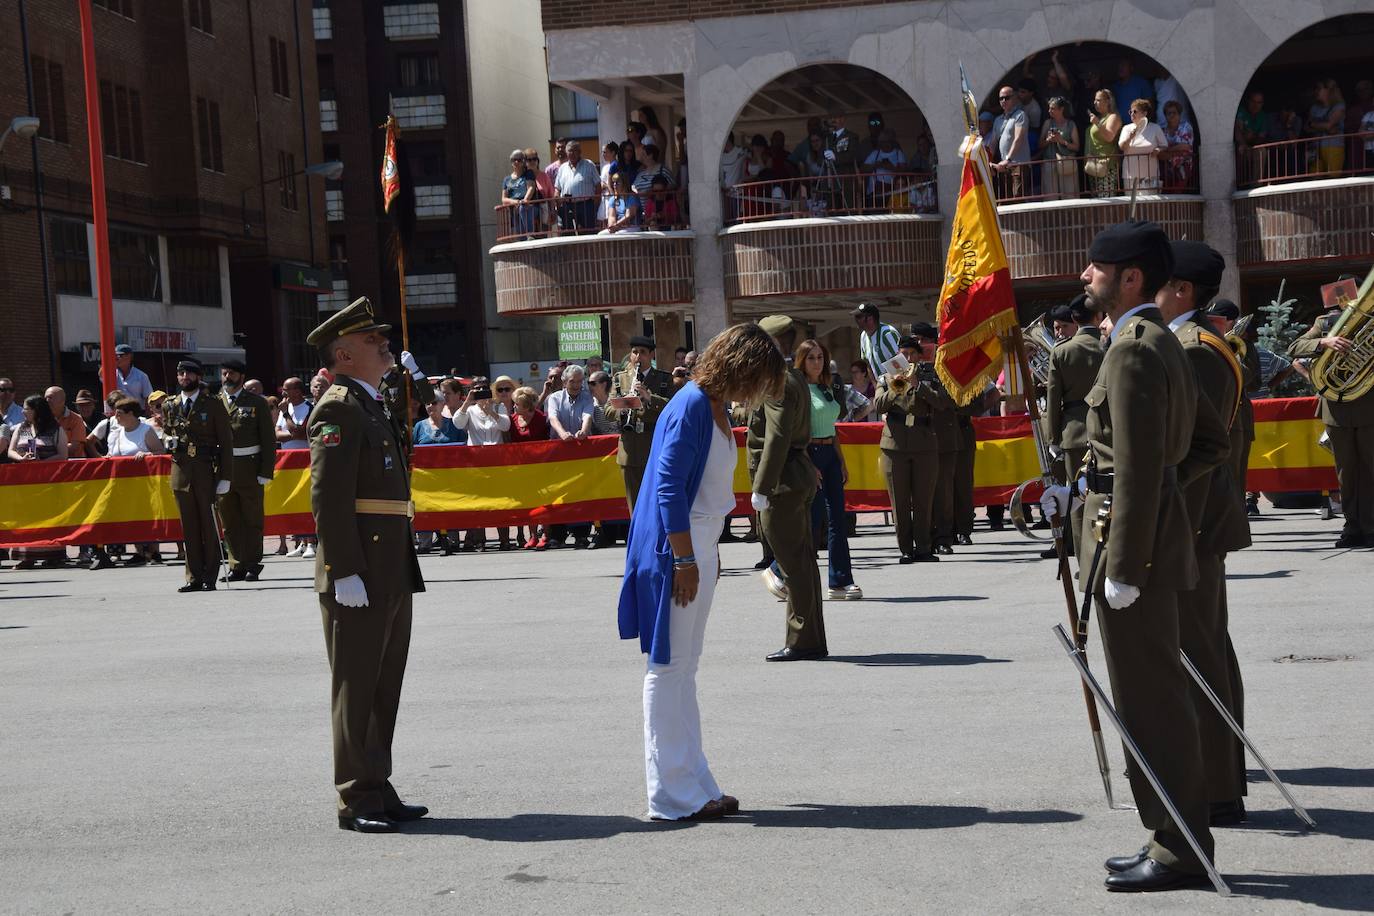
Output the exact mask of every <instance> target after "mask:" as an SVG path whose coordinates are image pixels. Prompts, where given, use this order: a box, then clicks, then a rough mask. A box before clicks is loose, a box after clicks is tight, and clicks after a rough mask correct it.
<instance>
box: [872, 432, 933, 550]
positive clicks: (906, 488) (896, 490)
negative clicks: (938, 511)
mask: <svg viewBox="0 0 1374 916" xmlns="http://www.w3.org/2000/svg"><path fill="white" fill-rule="evenodd" d="M938 460H939V458H938V456H937V455H936V454H935V453H934V452H898V451H889V450H888V449H880V450H879V452H878V467H879V468H880V469H881V470H882V472H883V476H884V477H886V478H887V498H888V499H889V500H890V501H891V502H892V519H893V523H894V525H895V527H896V529H897V549H898V550H900V551H901V552H902V553H903V554H906V555H907V556H917V555H920V556H927V555H929V554H930V552H931V549H930V507H931V503H932V501H933V500H934V499H935V471H936V464H937V462H938Z"/></svg>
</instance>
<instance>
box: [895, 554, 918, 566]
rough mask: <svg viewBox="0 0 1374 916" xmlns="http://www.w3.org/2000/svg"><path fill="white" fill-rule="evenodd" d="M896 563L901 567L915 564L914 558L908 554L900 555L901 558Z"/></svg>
mask: <svg viewBox="0 0 1374 916" xmlns="http://www.w3.org/2000/svg"><path fill="white" fill-rule="evenodd" d="M897 562H898V563H900V564H901V565H903V566H906V565H908V564H911V563H915V562H916V558H915V557H913V556H912V555H911V554H909V553H904V554H902V556H901V558H900V559H898V560H897Z"/></svg>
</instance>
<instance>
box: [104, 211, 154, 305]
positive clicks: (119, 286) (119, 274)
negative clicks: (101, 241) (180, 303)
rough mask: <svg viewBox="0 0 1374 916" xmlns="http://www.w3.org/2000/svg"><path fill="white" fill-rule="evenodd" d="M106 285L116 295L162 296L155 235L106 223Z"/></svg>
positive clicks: (145, 297)
mask: <svg viewBox="0 0 1374 916" xmlns="http://www.w3.org/2000/svg"><path fill="white" fill-rule="evenodd" d="M110 285H111V286H112V287H113V288H114V297H115V298H116V299H151V300H153V301H157V300H159V299H161V298H162V289H161V287H162V271H161V269H160V267H159V266H158V257H157V236H155V235H153V234H152V233H149V232H136V231H134V230H132V229H116V228H114V227H113V226H112V227H110Z"/></svg>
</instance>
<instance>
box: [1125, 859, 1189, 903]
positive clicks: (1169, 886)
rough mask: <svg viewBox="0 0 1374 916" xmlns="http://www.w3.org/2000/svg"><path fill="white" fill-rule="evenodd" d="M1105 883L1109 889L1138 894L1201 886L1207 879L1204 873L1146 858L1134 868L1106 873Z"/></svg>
mask: <svg viewBox="0 0 1374 916" xmlns="http://www.w3.org/2000/svg"><path fill="white" fill-rule="evenodd" d="M1105 883H1106V885H1107V890H1109V891H1121V892H1125V893H1134V894H1139V893H1147V892H1149V891H1171V890H1175V889H1177V888H1183V887H1203V886H1205V885H1206V884H1207V883H1208V880H1207V875H1206V874H1194V873H1192V872H1186V871H1178V870H1177V869H1173V868H1170V867H1169V866H1167V865H1162V864H1160V863H1159V862H1156V861H1155V860H1154V859H1150V858H1146V859H1144V860H1142V861H1141V863H1140V864H1139V865H1137V866H1135V867H1134V868H1131V869H1128V870H1126V871H1123V872H1120V873H1118V874H1115V875H1108V876H1107V880H1106V882H1105Z"/></svg>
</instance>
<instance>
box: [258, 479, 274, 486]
mask: <svg viewBox="0 0 1374 916" xmlns="http://www.w3.org/2000/svg"><path fill="white" fill-rule="evenodd" d="M271 482H272V478H271V477H259V478H258V486H260V487H265V486H267V485H268V484H269V483H271Z"/></svg>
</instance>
